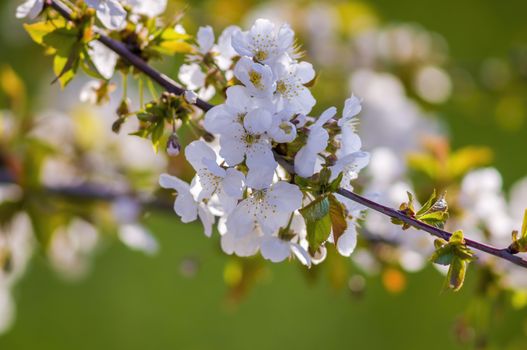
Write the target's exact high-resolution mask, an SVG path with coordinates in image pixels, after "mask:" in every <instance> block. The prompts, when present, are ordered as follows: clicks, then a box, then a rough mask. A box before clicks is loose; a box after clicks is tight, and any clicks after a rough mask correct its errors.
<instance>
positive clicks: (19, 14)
mask: <svg viewBox="0 0 527 350" xmlns="http://www.w3.org/2000/svg"><path fill="white" fill-rule="evenodd" d="M43 9H44V0H27V1H26V2H24V3H23V4H22V5H19V6H18V7H17V8H16V18H25V17H27V18H29V19H34V18H36V17H37V16H38V15H39V14H40V13H41V12H42V10H43Z"/></svg>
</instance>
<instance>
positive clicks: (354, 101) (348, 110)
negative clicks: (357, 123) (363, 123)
mask: <svg viewBox="0 0 527 350" xmlns="http://www.w3.org/2000/svg"><path fill="white" fill-rule="evenodd" d="M361 110H362V106H361V101H360V99H358V98H357V97H356V96H354V95H352V96H351V97H350V98H348V99H347V100H346V102H345V103H344V111H343V112H342V119H340V120H339V121H338V124H339V126H342V125H343V124H344V123H348V122H349V121H350V120H351V119H352V118H353V117H355V116H356V115H357V114H359V113H360V111H361Z"/></svg>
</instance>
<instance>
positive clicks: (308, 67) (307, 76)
mask: <svg viewBox="0 0 527 350" xmlns="http://www.w3.org/2000/svg"><path fill="white" fill-rule="evenodd" d="M295 68H296V72H295V73H296V75H297V76H298V78H299V79H300V82H301V83H302V84H307V83H309V82H310V81H311V80H313V79H315V70H314V69H313V65H312V64H311V63H308V62H300V63H298V64H297V65H296V67H295Z"/></svg>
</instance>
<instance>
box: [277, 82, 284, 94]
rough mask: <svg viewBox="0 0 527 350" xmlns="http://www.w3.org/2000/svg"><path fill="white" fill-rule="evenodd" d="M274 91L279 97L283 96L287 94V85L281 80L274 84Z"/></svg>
mask: <svg viewBox="0 0 527 350" xmlns="http://www.w3.org/2000/svg"><path fill="white" fill-rule="evenodd" d="M276 91H277V92H278V93H279V94H280V95H285V93H286V92H287V85H286V83H285V82H284V81H283V80H280V81H279V82H277V83H276Z"/></svg>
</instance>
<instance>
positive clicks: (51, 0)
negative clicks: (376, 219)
mask: <svg viewBox="0 0 527 350" xmlns="http://www.w3.org/2000/svg"><path fill="white" fill-rule="evenodd" d="M47 1H48V2H47V4H48V5H49V6H51V7H52V8H53V9H55V10H56V11H57V12H58V13H59V14H61V15H62V16H63V17H64V18H66V19H67V20H70V21H73V20H74V16H73V13H72V11H71V10H70V9H69V8H68V7H66V6H65V5H64V4H63V3H62V2H61V1H60V0H47ZM94 31H95V33H97V35H98V39H97V40H99V41H100V42H101V43H102V44H104V45H105V46H106V47H108V48H109V49H110V50H112V51H114V52H115V53H116V54H118V55H119V56H120V57H121V58H123V59H124V60H126V61H127V62H128V63H129V64H131V65H132V66H134V67H135V68H136V69H138V70H139V71H141V72H143V73H144V74H145V75H147V76H148V77H150V78H151V79H152V80H154V81H155V82H157V83H158V84H159V85H161V86H162V87H163V88H165V89H166V90H167V91H168V92H172V93H174V94H176V95H182V94H184V92H185V89H183V88H181V87H179V86H177V84H176V83H175V82H174V81H173V80H172V79H170V78H169V77H167V76H166V75H164V74H162V73H160V72H158V71H157V70H155V69H154V68H152V67H151V66H149V65H148V64H147V63H146V62H145V61H144V60H143V59H141V58H140V57H138V56H137V55H135V54H133V53H132V52H131V51H130V50H129V49H128V48H127V47H126V45H124V44H123V43H121V42H119V41H116V40H113V39H111V38H110V37H108V36H107V35H105V34H104V32H103V31H102V30H101V29H99V28H94ZM195 105H196V106H197V107H198V108H200V109H201V110H203V111H204V112H206V111H208V110H210V109H211V108H212V107H213V105H211V104H209V103H207V102H205V101H203V100H200V99H198V100H197V102H196V103H195ZM275 156H276V157H277V161H278V162H279V163H280V165H282V166H283V167H284V168H285V169H286V170H287V171H288V172H289V173H291V174H294V168H293V166H292V165H291V163H289V162H288V161H286V160H285V159H283V158H282V157H281V156H280V155H277V154H275ZM59 192H61V191H59ZM337 193H338V194H340V195H342V196H344V197H346V198H348V199H351V200H352V201H354V202H357V203H359V204H362V205H364V206H365V207H368V208H370V209H372V210H375V211H377V212H379V213H381V214H384V215H386V216H389V217H391V218H396V219H399V220H401V221H402V222H404V223H407V224H408V225H411V226H412V227H414V228H416V229H419V230H423V231H426V232H428V233H429V234H431V235H433V236H436V237H439V238H442V239H444V240H447V241H448V239H449V238H450V236H452V233H450V232H447V231H444V230H441V229H438V228H436V227H433V226H430V225H428V224H425V223H423V222H421V221H419V220H416V219H413V218H411V217H408V216H406V215H405V214H403V213H402V212H400V211H398V210H396V209H393V208H389V207H386V206H384V205H382V204H379V203H376V202H374V201H371V200H369V199H367V198H364V197H362V196H360V195H358V194H356V193H354V192H351V191H348V190H345V189H343V188H340V189H339V190H338V191H337ZM465 242H466V245H467V246H469V247H471V248H474V249H477V250H479V251H482V252H485V253H488V254H490V255H494V256H496V257H498V258H501V259H505V260H508V261H510V262H511V263H513V264H515V265H518V266H521V267H524V268H527V260H524V259H522V258H521V257H519V256H516V255H514V254H512V253H510V252H509V250H508V249H499V248H496V247H493V246H490V245H487V244H484V243H480V242H478V241H474V240H470V239H465Z"/></svg>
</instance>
